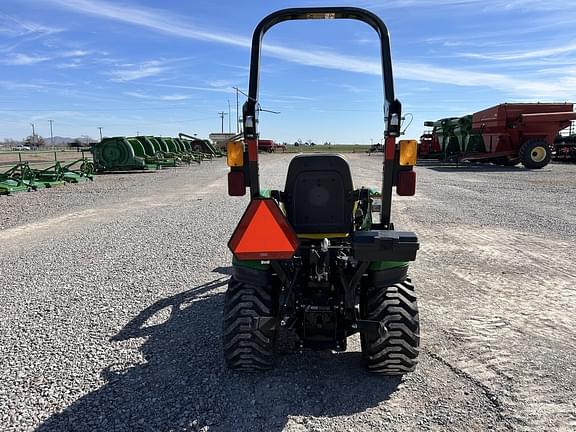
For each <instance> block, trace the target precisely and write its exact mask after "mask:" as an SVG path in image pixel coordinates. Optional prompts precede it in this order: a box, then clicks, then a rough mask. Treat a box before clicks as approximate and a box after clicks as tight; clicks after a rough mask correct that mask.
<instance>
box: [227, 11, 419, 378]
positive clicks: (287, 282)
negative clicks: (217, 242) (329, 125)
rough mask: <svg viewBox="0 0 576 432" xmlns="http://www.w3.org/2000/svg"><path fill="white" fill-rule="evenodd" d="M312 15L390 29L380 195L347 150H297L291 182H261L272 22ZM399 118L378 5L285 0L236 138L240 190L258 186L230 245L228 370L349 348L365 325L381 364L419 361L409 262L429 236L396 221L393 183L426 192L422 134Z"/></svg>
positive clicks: (232, 149)
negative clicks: (261, 127) (262, 81)
mask: <svg viewBox="0 0 576 432" xmlns="http://www.w3.org/2000/svg"><path fill="white" fill-rule="evenodd" d="M303 19H355V20H360V21H363V22H365V23H367V24H369V25H370V26H371V27H372V28H374V30H376V32H377V33H378V35H379V36H380V41H381V52H382V67H383V78H384V98H385V115H384V117H385V118H384V122H385V131H386V132H385V134H386V139H385V145H384V152H383V159H384V161H383V175H382V189H381V192H374V191H373V190H370V189H367V188H360V189H355V188H354V187H353V183H352V176H351V173H350V167H349V165H348V163H347V162H346V160H345V159H344V158H343V157H342V156H340V155H337V154H310V155H298V156H296V157H294V158H293V159H292V160H291V162H290V165H289V168H288V174H287V178H286V184H285V187H284V190H282V191H280V190H273V191H263V190H261V189H260V183H259V174H258V132H257V125H258V120H257V113H258V72H259V63H260V44H261V41H262V37H263V36H264V33H265V32H266V31H267V30H268V29H270V28H271V27H272V26H273V25H275V24H278V23H280V22H283V21H287V20H303ZM400 120H401V104H400V102H399V101H398V100H397V99H395V98H394V86H393V76H392V63H391V57H390V42H389V38H388V31H387V29H386V26H385V25H384V23H383V22H382V21H381V20H380V18H379V17H377V16H376V15H374V14H373V13H371V12H368V11H366V10H363V9H358V8H352V7H334V8H324V7H320V8H294V9H285V10H280V11H277V12H275V13H272V14H271V15H269V16H268V17H266V18H264V19H263V20H262V21H261V22H260V24H259V25H258V26H257V28H256V30H255V32H254V35H253V39H252V55H251V64H250V84H249V96H248V99H247V101H246V103H245V104H244V106H243V124H244V134H243V140H242V141H234V142H230V143H228V145H227V161H228V165H229V166H230V172H229V174H228V192H229V195H231V196H242V195H244V194H245V193H246V190H247V188H249V189H250V196H251V200H250V204H249V205H248V208H247V209H246V211H245V213H244V215H243V216H242V219H241V220H240V222H239V224H238V226H237V227H236V230H235V231H234V234H233V235H232V238H231V239H230V241H229V243H228V246H229V248H230V250H231V251H232V253H233V255H234V259H233V273H232V277H231V279H230V281H229V284H228V289H227V292H226V295H225V300H224V317H223V345H224V347H223V348H224V357H225V361H226V364H227V366H228V367H229V368H231V369H234V370H246V371H256V370H265V369H269V368H272V367H273V365H274V360H275V357H276V355H277V354H282V353H288V352H294V351H301V350H304V349H314V350H333V351H345V350H346V344H347V338H348V337H349V336H351V335H353V334H356V333H360V339H361V346H362V354H363V357H364V360H365V364H366V366H367V368H368V369H369V370H370V371H373V372H375V373H379V374H384V375H399V374H400V375H401V374H404V373H407V372H411V371H413V370H414V369H415V367H416V364H417V362H418V353H419V341H420V335H419V332H420V324H419V317H418V307H417V301H416V292H415V290H414V285H413V284H412V282H411V281H410V279H409V277H408V263H409V262H410V261H414V260H415V259H416V252H417V250H418V249H419V243H418V238H417V237H416V235H415V234H414V233H412V232H403V231H396V230H394V225H393V223H392V222H391V220H390V215H391V204H392V190H393V187H396V192H397V193H398V194H399V195H414V192H415V181H416V174H415V172H414V171H413V165H414V164H415V162H416V150H417V149H416V141H400V142H399V143H396V137H398V136H399V135H400ZM376 196H378V197H379V198H380V199H381V205H380V209H379V220H378V221H376V220H373V213H374V214H375V215H376V216H378V212H377V209H376V201H375V197H376ZM376 218H377V217H375V218H374V219H376Z"/></svg>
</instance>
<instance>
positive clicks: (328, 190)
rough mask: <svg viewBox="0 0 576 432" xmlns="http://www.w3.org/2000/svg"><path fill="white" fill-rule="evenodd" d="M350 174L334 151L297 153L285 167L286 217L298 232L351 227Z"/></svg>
mask: <svg viewBox="0 0 576 432" xmlns="http://www.w3.org/2000/svg"><path fill="white" fill-rule="evenodd" d="M353 191H354V187H353V185H352V175H351V174H350V166H349V165H348V163H347V162H346V160H345V159H344V158H343V157H342V156H340V155H336V154H311V155H298V156H296V157H295V158H293V159H292V161H291V162H290V166H289V167H288V175H287V177H286V186H285V188H284V205H285V208H286V217H287V218H288V221H289V222H290V223H291V225H292V227H293V228H294V230H295V231H296V233H298V234H307V233H331V234H332V233H342V234H348V233H350V232H351V231H352V219H353V214H352V213H353V209H354V199H353V194H352V192H353Z"/></svg>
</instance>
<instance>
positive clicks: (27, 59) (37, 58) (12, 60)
mask: <svg viewBox="0 0 576 432" xmlns="http://www.w3.org/2000/svg"><path fill="white" fill-rule="evenodd" d="M48 60H51V58H50V57H46V56H41V55H34V54H32V55H30V54H22V53H14V54H9V55H8V57H7V58H5V59H4V60H2V61H1V63H2V64H5V65H9V66H27V65H33V64H36V63H42V62H45V61H48Z"/></svg>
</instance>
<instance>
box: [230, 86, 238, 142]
mask: <svg viewBox="0 0 576 432" xmlns="http://www.w3.org/2000/svg"><path fill="white" fill-rule="evenodd" d="M232 88H233V89H234V90H236V133H237V134H238V133H240V105H239V103H238V92H239V91H240V89H239V88H238V87H232Z"/></svg>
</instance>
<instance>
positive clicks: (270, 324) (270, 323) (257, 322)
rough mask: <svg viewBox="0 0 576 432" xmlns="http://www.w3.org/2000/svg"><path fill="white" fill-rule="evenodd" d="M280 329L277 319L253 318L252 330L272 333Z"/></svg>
mask: <svg viewBox="0 0 576 432" xmlns="http://www.w3.org/2000/svg"><path fill="white" fill-rule="evenodd" d="M277 328H278V319H277V318H275V317H252V320H251V322H250V330H262V331H272V330H276V329H277Z"/></svg>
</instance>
